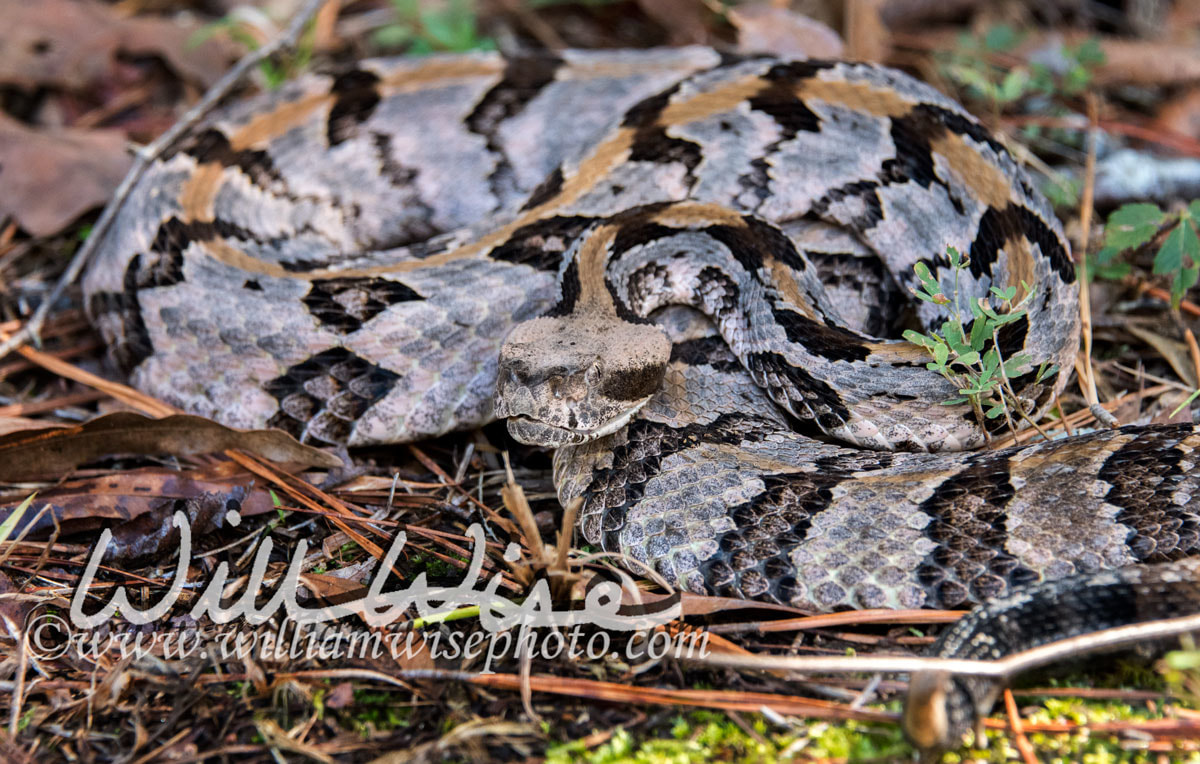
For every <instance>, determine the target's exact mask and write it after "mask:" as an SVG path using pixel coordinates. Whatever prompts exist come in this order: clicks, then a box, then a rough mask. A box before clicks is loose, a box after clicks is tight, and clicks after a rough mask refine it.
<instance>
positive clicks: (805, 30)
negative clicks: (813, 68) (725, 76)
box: [729, 3, 844, 58]
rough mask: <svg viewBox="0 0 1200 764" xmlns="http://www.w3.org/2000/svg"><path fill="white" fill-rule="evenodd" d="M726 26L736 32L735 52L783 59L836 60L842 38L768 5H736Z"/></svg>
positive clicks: (820, 25)
mask: <svg viewBox="0 0 1200 764" xmlns="http://www.w3.org/2000/svg"><path fill="white" fill-rule="evenodd" d="M729 22H730V23H731V24H733V25H734V27H736V28H737V30H738V50H739V51H741V52H743V53H771V54H774V55H776V56H780V57H783V58H839V57H841V55H842V51H843V47H844V46H843V45H842V38H841V37H839V36H838V33H837V32H835V31H833V30H832V29H830V28H829V27H828V26H826V25H824V24H822V23H821V22H819V21H815V20H813V19H810V18H808V17H807V16H802V15H800V14H799V13H796V12H795V11H792V10H789V9H787V8H780V7H778V6H776V5H774V4H772V3H754V4H753V5H738V6H734V7H732V8H730V9H729Z"/></svg>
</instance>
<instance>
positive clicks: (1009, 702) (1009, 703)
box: [1004, 689, 1038, 764]
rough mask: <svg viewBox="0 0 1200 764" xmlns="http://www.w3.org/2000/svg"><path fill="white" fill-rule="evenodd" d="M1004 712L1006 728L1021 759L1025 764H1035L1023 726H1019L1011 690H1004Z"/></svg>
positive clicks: (1019, 721) (1019, 717)
mask: <svg viewBox="0 0 1200 764" xmlns="http://www.w3.org/2000/svg"><path fill="white" fill-rule="evenodd" d="M1004 710H1005V712H1007V713H1008V726H1009V727H1011V728H1012V733H1013V740H1014V741H1015V742H1016V744H1017V750H1018V751H1019V752H1020V753H1021V759H1022V760H1023V761H1024V762H1025V764H1037V761H1038V759H1037V756H1035V755H1034V753H1033V746H1032V745H1030V744H1029V738H1027V737H1025V726H1024V725H1023V724H1021V714H1020V712H1018V711H1017V701H1015V700H1013V695H1012V690H1009V689H1005V690H1004Z"/></svg>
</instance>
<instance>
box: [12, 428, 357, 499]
mask: <svg viewBox="0 0 1200 764" xmlns="http://www.w3.org/2000/svg"><path fill="white" fill-rule="evenodd" d="M229 449H240V450H243V451H248V452H250V453H252V454H256V455H258V456H261V457H263V458H264V459H269V460H270V461H273V462H281V463H286V464H298V465H303V466H311V467H326V468H333V467H340V466H342V461H341V459H338V458H337V457H336V456H334V455H333V454H329V453H326V452H324V451H321V450H320V449H317V448H313V447H312V446H306V445H303V444H302V443H300V442H298V441H297V440H296V439H295V438H293V437H292V436H291V435H288V434H287V433H286V432H283V431H282V430H235V429H232V428H229V427H225V426H224V425H220V424H217V423H216V422H214V421H212V420H211V419H205V418H203V417H198V416H191V415H188V414H176V415H174V416H169V417H163V418H162V419H152V418H150V417H146V416H142V415H141V414H133V413H130V412H124V411H123V412H118V413H116V414H108V415H106V416H102V417H98V418H96V419H93V420H91V421H90V422H86V423H84V424H81V425H78V426H76V427H65V428H62V429H55V430H36V431H33V432H14V433H11V434H9V435H5V436H2V437H0V480H3V481H7V482H16V481H18V480H25V479H29V478H31V477H43V476H50V477H61V476H62V475H63V474H65V473H67V472H69V471H70V470H73V469H74V468H75V467H77V466H79V465H80V464H85V463H87V462H91V461H95V460H97V459H100V458H101V457H104V456H109V455H113V454H171V455H174V456H190V455H195V454H211V453H219V452H221V451H226V450H229Z"/></svg>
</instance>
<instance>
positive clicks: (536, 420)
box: [495, 316, 671, 447]
mask: <svg viewBox="0 0 1200 764" xmlns="http://www.w3.org/2000/svg"><path fill="white" fill-rule="evenodd" d="M670 356H671V344H670V342H668V341H667V338H666V336H665V335H664V334H663V333H662V332H661V331H660V330H658V329H657V328H655V327H654V326H651V325H649V324H634V323H630V322H627V321H622V320H619V319H609V318H600V317H581V316H559V317H553V318H551V317H543V318H537V319H534V320H532V321H526V322H524V323H521V324H518V325H517V326H516V327H515V328H514V329H513V330H512V332H511V333H509V335H508V338H507V339H506V340H505V341H504V345H503V346H502V347H501V348H500V373H499V379H498V381H497V384H496V401H495V414H496V417H497V418H503V417H507V418H508V431H509V433H511V434H512V436H513V437H514V438H515V439H517V440H518V441H520V442H521V443H526V444H528V445H534V446H551V447H557V446H565V445H572V444H578V443H585V442H587V441H589V440H595V439H596V438H600V437H603V436H605V435H610V434H612V433H613V432H616V431H617V430H618V429H620V428H621V427H623V426H624V425H625V424H626V423H627V422H628V421H629V419H630V417H632V416H633V415H634V414H635V413H637V411H638V409H640V408H641V407H642V406H644V405H645V404H646V402H647V401H649V400H650V398H651V396H653V395H654V393H655V392H657V391H658V389H659V387H660V385H661V384H662V379H663V374H664V373H665V372H666V368H667V361H669V360H670Z"/></svg>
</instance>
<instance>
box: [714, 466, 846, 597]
mask: <svg viewBox="0 0 1200 764" xmlns="http://www.w3.org/2000/svg"><path fill="white" fill-rule="evenodd" d="M829 466H832V467H833V469H829V468H828V467H829ZM845 477H846V472H845V468H844V467H838V466H837V465H825V467H824V468H822V469H818V470H815V471H813V472H802V473H794V474H787V475H764V476H763V477H762V478H761V480H762V481H763V484H764V490H763V492H762V493H760V494H758V495H757V496H755V497H754V498H753V499H751V500H750V501H748V502H745V503H744V504H739V505H737V506H734V507H730V508H729V515H730V516H731V517H732V518H733V521H734V524H735V525H736V528H737V529H736V530H733V531H730V532H728V533H724V534H722V535H721V536H720V538H719V539H718V543H719V545H720V549H721V554H720V555H718V556H714V557H712V558H710V559H709V560H707V561H705V562H703V563H702V564H701V568H700V569H701V571H703V574H704V580H705V581H706V582H708V585H709V587H710V589H711V591H712V593H713V594H716V595H719V596H723V597H741V598H744V599H765V600H767V601H770V602H778V603H780V604H784V605H786V604H791V602H792V601H793V598H794V597H796V596H798V595H799V593H800V590H801V586H800V584H798V582H797V575H798V574H797V571H796V569H795V566H794V565H793V564H792V560H791V550H793V549H795V548H796V547H797V546H799V545H800V544H801V543H803V541H804V539H805V538H806V537H807V535H808V529H809V527H810V526H811V525H812V521H813V518H814V517H816V516H817V515H818V514H820V513H821V512H822V511H823V510H825V509H826V508H827V507H828V506H829V503H830V501H831V499H832V494H831V493H830V489H832V488H833V487H834V486H836V485H837V484H838V483H840V482H842V481H843V480H844V479H845ZM823 585H834V586H836V584H833V583H832V582H826V584H823ZM818 596H819V597H820V598H821V599H823V600H826V601H831V602H838V601H841V600H843V599H844V596H843V595H837V594H835V593H833V592H828V593H826V594H825V596H823V597H821V596H820V595H818Z"/></svg>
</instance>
